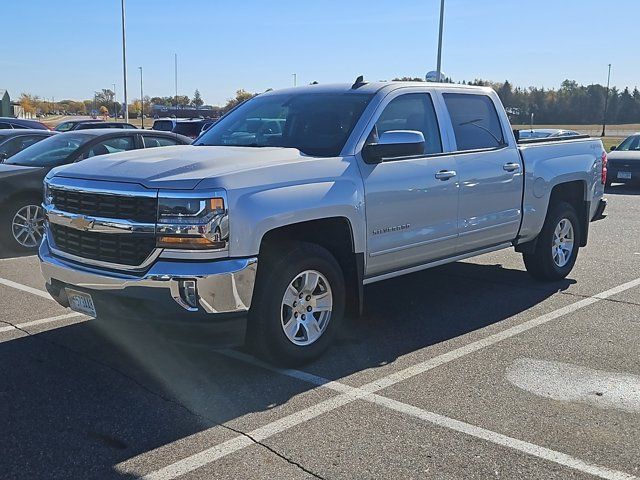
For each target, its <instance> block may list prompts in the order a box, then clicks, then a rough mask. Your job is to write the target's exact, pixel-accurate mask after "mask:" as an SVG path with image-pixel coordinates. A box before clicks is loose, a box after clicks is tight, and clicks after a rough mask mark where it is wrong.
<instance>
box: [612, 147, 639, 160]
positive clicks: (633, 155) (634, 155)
mask: <svg viewBox="0 0 640 480" xmlns="http://www.w3.org/2000/svg"><path fill="white" fill-rule="evenodd" d="M607 159H608V160H609V161H625V160H634V161H636V162H640V152H638V151H634V152H629V151H626V152H625V151H622V150H614V151H613V152H609V153H607Z"/></svg>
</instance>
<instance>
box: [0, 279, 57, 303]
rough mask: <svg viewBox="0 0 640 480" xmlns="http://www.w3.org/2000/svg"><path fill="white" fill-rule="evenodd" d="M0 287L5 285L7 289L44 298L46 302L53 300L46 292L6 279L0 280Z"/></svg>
mask: <svg viewBox="0 0 640 480" xmlns="http://www.w3.org/2000/svg"><path fill="white" fill-rule="evenodd" d="M0 285H5V286H7V287H11V288H15V289H16V290H22V291H23V292H27V293H31V294H33V295H38V296H39V297H42V298H46V299H47V300H53V298H51V295H49V293H48V292H46V291H45V290H40V289H38V288H33V287H29V286H27V285H23V284H21V283H17V282H14V281H12V280H7V279H6V278H0Z"/></svg>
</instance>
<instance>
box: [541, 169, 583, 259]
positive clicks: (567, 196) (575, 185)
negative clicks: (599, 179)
mask: <svg viewBox="0 0 640 480" xmlns="http://www.w3.org/2000/svg"><path fill="white" fill-rule="evenodd" d="M586 188H587V184H586V183H585V182H584V181H581V180H576V181H574V182H567V183H560V184H558V185H556V186H555V187H553V190H551V197H550V198H549V207H548V208H547V211H548V210H549V209H550V208H551V206H552V205H557V204H558V203H560V202H567V203H569V204H570V205H573V208H575V209H576V213H577V214H578V219H579V220H580V246H581V247H584V246H585V245H586V244H587V236H588V235H589V210H590V208H589V207H590V204H589V202H587V201H585V191H586Z"/></svg>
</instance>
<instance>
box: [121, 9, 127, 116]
mask: <svg viewBox="0 0 640 480" xmlns="http://www.w3.org/2000/svg"><path fill="white" fill-rule="evenodd" d="M121 6H122V73H123V76H124V121H125V122H127V123H128V122H129V105H128V103H127V40H126V37H125V33H124V31H125V15H124V0H121Z"/></svg>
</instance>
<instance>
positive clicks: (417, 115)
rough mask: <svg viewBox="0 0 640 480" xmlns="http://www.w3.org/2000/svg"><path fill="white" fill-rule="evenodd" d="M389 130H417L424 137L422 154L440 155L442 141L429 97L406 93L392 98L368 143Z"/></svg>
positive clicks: (425, 94)
mask: <svg viewBox="0 0 640 480" xmlns="http://www.w3.org/2000/svg"><path fill="white" fill-rule="evenodd" d="M389 130H417V131H419V132H422V134H423V135H424V141H425V144H424V153H425V154H429V153H441V152H442V141H441V140H440V130H439V128H438V120H437V119H436V112H435V109H434V108H433V102H432V101H431V95H429V94H427V93H408V94H406V95H401V96H399V97H396V98H394V99H393V100H391V102H389V104H388V105H387V106H386V107H385V108H384V110H383V111H382V114H380V118H378V121H377V122H376V125H375V127H374V128H373V131H372V132H371V135H370V136H369V141H376V140H377V138H376V136H377V137H379V136H380V135H382V134H383V133H384V132H388V131H389Z"/></svg>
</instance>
